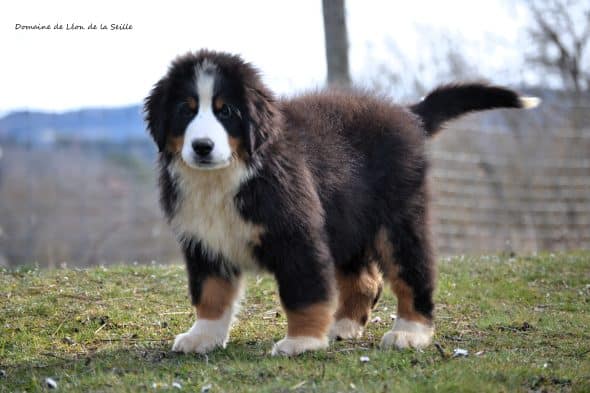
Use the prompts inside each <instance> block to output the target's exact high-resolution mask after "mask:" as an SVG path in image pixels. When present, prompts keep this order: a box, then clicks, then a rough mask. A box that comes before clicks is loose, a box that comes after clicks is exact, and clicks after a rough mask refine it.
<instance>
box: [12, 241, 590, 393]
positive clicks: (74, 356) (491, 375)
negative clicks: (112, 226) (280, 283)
mask: <svg viewBox="0 0 590 393" xmlns="http://www.w3.org/2000/svg"><path fill="white" fill-rule="evenodd" d="M439 278H440V280H439V285H438V289H437V292H436V302H437V312H436V315H437V316H436V325H437V333H436V336H435V341H436V342H437V343H439V349H437V347H435V346H432V347H430V348H428V349H426V350H424V351H420V352H416V351H410V350H408V351H381V350H379V349H378V348H377V344H378V343H379V340H380V338H381V335H382V334H383V333H384V332H385V331H386V330H388V329H389V328H390V324H391V314H393V313H395V300H394V299H393V298H392V296H391V295H390V294H386V296H385V297H384V298H383V299H382V300H381V301H380V303H379V304H378V306H377V309H376V312H375V313H374V317H375V316H378V317H380V319H381V321H373V322H371V323H370V324H369V326H368V329H367V332H366V333H365V335H364V336H363V338H362V339H361V340H358V341H342V342H336V343H334V344H333V345H332V346H331V347H330V348H329V349H328V350H326V351H321V352H317V353H312V354H305V355H303V356H300V357H298V358H294V359H285V358H272V357H270V355H269V352H270V349H271V347H272V344H273V342H274V341H277V340H279V339H280V338H282V336H283V334H284V331H285V327H286V320H285V315H284V313H283V312H282V310H281V308H280V306H279V302H278V299H277V295H276V288H275V284H274V282H273V280H272V279H271V277H269V276H266V275H263V276H260V277H251V278H250V279H249V285H248V292H247V298H246V300H245V301H244V304H243V308H242V312H241V313H240V320H239V322H238V323H237V324H236V325H235V327H234V329H233V331H232V335H231V341H230V343H229V344H228V347H227V349H225V350H217V351H215V352H213V353H210V354H209V355H208V356H200V355H180V354H175V353H172V352H170V346H171V340H172V339H173V337H174V335H175V334H176V333H179V332H183V331H184V330H186V329H187V328H188V327H189V326H190V325H191V324H192V321H193V316H192V312H191V308H190V305H189V301H188V298H187V290H186V278H185V273H184V268H183V267H182V266H121V267H109V268H94V269H89V270H75V269H63V270H52V271H45V270H38V269H31V268H28V269H27V268H21V269H18V270H0V307H1V310H2V311H1V314H0V370H1V371H0V391H2V392H13V391H44V390H47V389H48V388H47V387H46V386H45V384H46V382H45V381H46V378H48V377H49V378H52V379H53V380H54V381H55V382H56V384H57V389H58V391H129V392H134V391H196V392H205V391H210V392H223V391H234V392H242V391H251V392H266V391H269V392H270V391H272V392H307V391H310V392H312V391H320V392H336V391H343V392H344V391H351V392H356V391H360V392H390V391H394V392H397V391H399V392H408V391H410V392H422V391H424V392H433V391H449V392H454V391H467V392H511V391H522V392H570V391H572V392H588V391H590V312H589V311H590V253H588V252H580V253H572V254H564V255H549V254H546V255H541V256H538V257H522V258H520V257H516V258H509V257H479V258H453V259H445V260H442V261H440V263H439ZM457 348H461V349H465V350H467V351H469V355H468V356H467V357H452V356H451V354H452V353H453V351H454V350H455V349H457ZM361 356H367V357H368V358H369V359H370V360H369V361H368V362H361V361H360V357H361Z"/></svg>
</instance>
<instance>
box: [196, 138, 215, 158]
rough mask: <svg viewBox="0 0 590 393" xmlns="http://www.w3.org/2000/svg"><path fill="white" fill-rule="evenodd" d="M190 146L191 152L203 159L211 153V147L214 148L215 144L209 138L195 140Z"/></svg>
mask: <svg viewBox="0 0 590 393" xmlns="http://www.w3.org/2000/svg"><path fill="white" fill-rule="evenodd" d="M192 146H193V150H194V151H195V153H197V155H198V156H201V157H204V156H206V155H207V154H209V153H211V150H213V146H215V144H214V143H213V141H212V140H211V139H209V138H201V139H195V140H194V141H193V145H192Z"/></svg>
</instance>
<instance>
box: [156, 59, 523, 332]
mask: <svg viewBox="0 0 590 393" xmlns="http://www.w3.org/2000/svg"><path fill="white" fill-rule="evenodd" d="M205 59H206V60H207V61H210V62H211V63H213V64H215V65H216V67H217V73H218V76H217V79H216V91H217V92H219V94H224V97H225V98H227V99H228V100H229V101H230V102H231V104H232V105H233V106H234V107H235V108H236V109H237V110H238V112H239V116H238V118H236V119H235V123H234V124H233V125H231V126H229V125H227V124H224V126H225V127H226V130H227V132H228V135H230V136H232V137H234V138H237V139H238V140H239V141H240V144H241V147H242V148H243V149H242V150H243V151H242V152H241V154H240V155H238V157H239V160H241V161H242V162H243V163H244V165H246V166H247V167H248V168H250V169H251V170H252V172H253V173H254V174H253V175H252V176H251V177H250V178H249V180H247V181H245V182H244V183H243V184H241V186H240V187H239V189H238V190H236V192H235V195H234V197H233V205H234V206H233V208H236V209H238V211H239V214H240V215H241V217H242V219H243V220H245V221H247V222H248V223H252V224H255V225H258V226H259V227H261V228H263V231H262V234H261V236H260V239H259V241H258V242H254V241H253V242H252V244H251V246H250V247H249V249H248V250H244V252H250V253H252V255H253V257H254V259H255V260H256V263H257V264H258V265H259V266H260V267H262V268H265V269H266V270H268V271H270V272H272V273H273V274H274V275H275V277H276V279H277V281H278V284H279V291H280V297H281V301H282V302H283V304H284V306H285V307H286V308H287V309H290V310H298V309H303V308H305V307H307V306H309V305H313V304H317V303H321V302H326V301H329V300H331V299H332V297H333V294H334V291H333V288H334V284H333V281H334V271H335V269H339V270H340V271H342V272H344V273H346V274H355V272H358V271H359V269H360V268H361V267H362V266H365V265H367V264H368V263H369V262H371V261H373V260H377V262H378V264H379V266H380V268H381V269H382V270H383V271H384V272H386V273H387V272H389V273H391V274H393V272H396V277H397V278H396V279H399V280H401V281H402V282H403V283H405V285H407V286H408V287H409V288H410V289H411V293H412V296H413V306H414V309H415V311H416V312H417V313H419V314H420V315H421V316H422V317H424V318H425V319H426V320H428V321H430V320H432V317H433V308H434V305H433V301H432V292H433V290H434V282H435V277H434V276H435V273H434V260H433V256H432V249H431V244H430V236H429V230H428V187H427V182H426V175H427V169H428V161H427V157H426V154H425V148H424V145H425V141H426V138H427V137H428V136H430V135H433V134H434V133H435V132H436V131H437V130H438V129H439V128H440V126H441V125H442V124H443V123H444V122H445V121H448V120H450V119H452V118H455V117H457V116H460V115H461V114H463V113H466V112H469V111H475V110H483V109H490V108H497V107H520V101H519V98H518V95H517V94H516V93H514V92H512V91H510V90H507V89H504V88H500V87H494V86H486V85H482V84H469V85H449V86H445V87H441V88H439V89H437V90H435V91H434V92H432V93H431V94H429V95H428V96H427V97H426V98H425V99H424V100H423V101H421V102H420V103H418V104H415V105H412V106H410V107H403V106H398V105H395V104H393V103H391V102H389V100H387V99H385V98H383V97H379V96H376V95H374V94H371V93H368V92H362V91H338V90H326V91H320V92H314V93H310V94H306V95H301V96H299V97H295V98H292V99H283V100H276V99H275V98H274V96H273V94H272V93H271V92H270V91H269V90H268V89H266V88H265V87H264V85H263V84H262V83H261V81H260V79H259V76H258V72H257V71H256V70H255V69H254V68H253V67H252V66H251V65H249V64H247V63H245V62H243V61H242V60H241V59H240V58H239V57H236V56H232V55H228V54H224V53H216V52H209V51H201V52H197V53H194V54H188V55H186V56H183V57H180V58H178V59H176V60H175V61H174V62H173V64H172V66H171V68H170V70H169V72H168V74H167V75H166V76H165V77H164V78H163V79H162V80H161V81H160V82H158V83H157V84H156V86H155V87H154V89H153V90H152V93H151V95H150V96H149V97H148V98H147V99H146V103H145V110H146V113H147V123H148V128H149V131H150V133H151V135H152V137H153V138H154V140H155V142H156V143H157V145H158V147H159V150H160V152H161V153H160V154H161V157H160V167H161V168H160V171H161V176H160V192H161V197H162V198H161V199H162V206H163V209H164V212H165V213H166V215H167V216H168V218H169V219H172V218H173V217H174V216H175V214H178V213H177V211H178V206H179V204H181V203H184V202H183V200H182V198H180V197H179V191H178V187H179V185H178V184H179V182H178V179H174V178H173V176H172V175H171V174H170V171H169V167H170V165H171V164H172V163H174V162H176V161H178V160H181V158H180V157H179V155H178V154H177V152H174V151H169V150H167V147H166V146H167V139H168V138H174V137H177V136H179V135H182V134H183V132H184V128H185V127H186V125H187V124H188V121H190V119H189V120H183V121H178V119H176V117H175V116H176V115H175V113H177V112H176V110H177V109H176V108H178V105H179V104H180V103H182V100H183V99H184V97H185V96H187V95H189V96H191V97H192V96H194V95H195V90H194V80H195V75H194V74H195V67H196V66H197V65H199V64H201V63H202V62H203V61H204V60H205ZM195 98H196V99H198V97H195ZM191 176H209V175H208V174H206V173H203V172H200V171H198V170H195V171H194V173H192V174H191ZM210 191H211V190H202V192H204V193H207V192H210ZM194 219H198V217H195V218H194ZM232 229H233V228H231V227H228V228H227V231H228V233H231V231H232ZM380 231H381V232H382V233H385V237H382V238H379V236H378V234H379V233H380ZM183 235H184V236H185V237H184V240H183V241H182V244H183V249H184V252H185V257H186V261H187V267H188V274H189V282H190V288H191V295H192V299H193V303H194V304H197V303H198V301H199V298H200V290H201V283H202V281H203V279H204V278H206V277H207V276H209V275H218V276H222V277H226V278H228V279H231V278H232V277H233V276H237V275H239V274H240V271H241V269H242V267H241V266H239V264H237V263H236V262H235V261H232V260H228V259H227V258H226V257H225V256H224V255H218V256H215V257H212V256H211V255H212V253H210V252H207V251H206V250H205V248H206V247H207V245H206V244H204V243H203V239H199V238H195V237H194V236H193V237H192V238H190V237H189V238H188V240H187V238H186V235H187V234H183ZM189 235H190V234H189ZM377 239H379V242H381V243H386V244H385V246H384V247H383V248H382V249H386V250H388V248H387V247H389V246H391V247H390V248H391V249H392V255H384V254H383V251H380V247H379V244H377V243H376V242H377ZM382 246H383V245H382Z"/></svg>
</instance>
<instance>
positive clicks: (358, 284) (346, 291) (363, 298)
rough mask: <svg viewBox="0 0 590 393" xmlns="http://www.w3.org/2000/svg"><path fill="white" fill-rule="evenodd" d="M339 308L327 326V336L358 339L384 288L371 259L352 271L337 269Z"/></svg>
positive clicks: (377, 269) (376, 267)
mask: <svg viewBox="0 0 590 393" xmlns="http://www.w3.org/2000/svg"><path fill="white" fill-rule="evenodd" d="M336 282H337V287H338V310H337V311H336V314H335V315H334V320H335V321H334V324H333V325H332V327H331V328H330V334H329V336H330V338H332V339H350V338H359V337H360V336H361V335H362V334H363V329H364V327H365V325H366V324H367V321H368V320H369V318H370V316H371V309H372V308H373V307H374V306H375V304H376V303H377V301H378V300H379V296H380V295H381V290H382V288H383V277H382V276H381V272H380V271H379V267H378V266H377V264H376V263H375V262H373V261H371V262H369V263H368V264H364V265H362V266H360V267H359V268H358V270H354V271H346V270H344V269H342V268H337V270H336Z"/></svg>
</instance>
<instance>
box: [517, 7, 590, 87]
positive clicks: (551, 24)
mask: <svg viewBox="0 0 590 393" xmlns="http://www.w3.org/2000/svg"><path fill="white" fill-rule="evenodd" d="M527 3H528V4H529V7H530V10H531V13H532V16H533V22H534V24H533V26H531V27H530V28H529V34H530V36H531V38H532V41H533V45H534V46H535V47H534V48H533V54H532V55H531V56H529V58H528V61H529V63H531V64H534V65H536V66H539V67H541V69H542V70H544V71H546V72H550V73H553V74H557V75H559V76H560V78H561V80H562V82H563V85H564V88H565V89H567V90H571V91H573V92H575V93H576V94H579V93H580V92H581V91H585V90H588V89H590V60H589V57H590V56H589V53H588V52H589V51H588V44H589V43H590V3H588V1H587V0H584V1H578V0H528V1H527Z"/></svg>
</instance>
